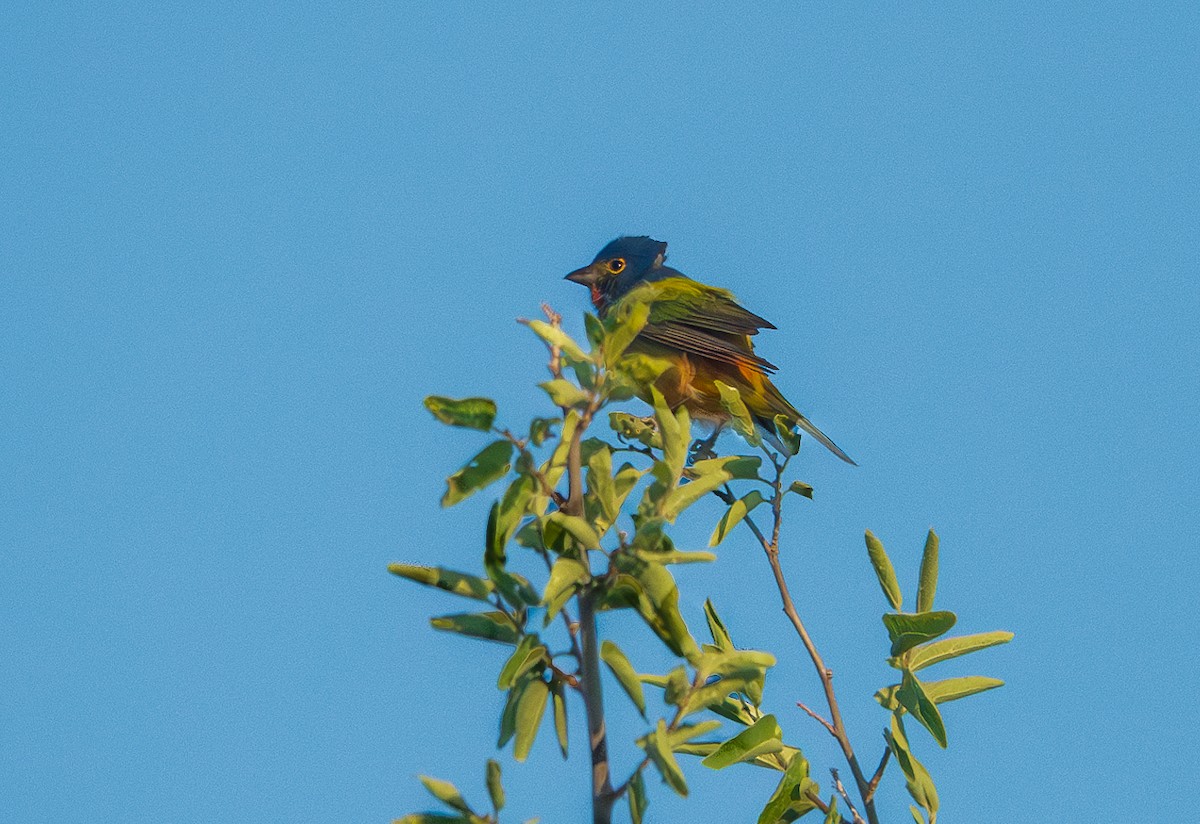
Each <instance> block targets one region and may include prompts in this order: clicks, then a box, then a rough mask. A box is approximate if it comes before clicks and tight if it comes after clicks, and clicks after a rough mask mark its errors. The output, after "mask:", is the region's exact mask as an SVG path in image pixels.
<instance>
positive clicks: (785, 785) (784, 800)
mask: <svg viewBox="0 0 1200 824" xmlns="http://www.w3.org/2000/svg"><path fill="white" fill-rule="evenodd" d="M807 779H808V761H807V760H805V758H804V756H803V755H801V754H800V752H798V751H797V753H796V754H795V756H793V757H792V760H791V763H789V764H788V767H787V770H785V771H784V773H783V778H781V779H779V785H778V786H776V787H775V792H773V793H771V797H770V798H769V799H767V806H765V807H763V811H762V813H760V814H759V816H758V824H778V822H779V820H780V819H781V818H783V815H784V813H786V812H787V810H788V808H789V807H790V806H792V803H793V802H794V801H798V800H799V798H798V796H799V793H800V791H801V789H802V788H803V786H804V782H805V781H806V780H807Z"/></svg>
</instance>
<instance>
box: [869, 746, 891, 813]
mask: <svg viewBox="0 0 1200 824" xmlns="http://www.w3.org/2000/svg"><path fill="white" fill-rule="evenodd" d="M891 754H892V748H891V747H887V748H885V749H884V751H883V757H882V758H880V759H879V766H878V767H877V768H876V769H875V774H874V775H873V776H871V783H869V784H867V797H866V798H865V799H864V801H865V802H869V801H871V799H873V798H874V797H875V790H877V789H878V788H879V779H881V778H883V770H884V768H885V767H887V763H888V757H889V756H891Z"/></svg>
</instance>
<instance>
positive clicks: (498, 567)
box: [483, 488, 540, 609]
mask: <svg viewBox="0 0 1200 824" xmlns="http://www.w3.org/2000/svg"><path fill="white" fill-rule="evenodd" d="M510 491H511V488H510ZM504 497H505V498H506V499H507V498H508V497H509V496H508V495H507V494H506V495H505V496H504ZM500 507H501V503H500V502H499V501H497V502H496V503H493V504H492V508H491V511H489V513H488V522H487V535H486V540H485V544H484V546H485V549H484V553H483V568H484V569H485V570H487V574H488V578H490V579H491V581H492V583H493V584H495V586H496V589H497V590H498V591H499V592H500V594H501V595H502V596H503V597H504V600H505V601H507V602H508V603H509V604H510V605H512V606H513V607H515V608H518V609H520V608H521V607H526V606H534V605H535V604H537V603H539V601H540V599H539V598H538V594H537V591H536V590H535V589H534V588H533V587H532V586H530V584H529V582H528V581H527V580H525V578H523V577H522V576H520V575H516V574H514V573H511V572H509V571H508V570H507V569H505V564H506V563H507V562H508V556H507V555H506V551H505V550H506V544H507V543H508V535H507V534H506V530H505V529H504V528H502V527H501V526H500V521H501V516H500Z"/></svg>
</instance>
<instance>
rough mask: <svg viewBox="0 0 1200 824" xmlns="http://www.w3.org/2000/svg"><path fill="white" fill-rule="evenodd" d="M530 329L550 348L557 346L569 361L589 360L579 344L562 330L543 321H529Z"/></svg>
mask: <svg viewBox="0 0 1200 824" xmlns="http://www.w3.org/2000/svg"><path fill="white" fill-rule="evenodd" d="M529 328H530V329H532V330H533V333H534V334H535V335H537V336H538V337H539V338H541V339H542V340H544V341H545V342H546V343H548V344H549V345H550V346H557V347H558V348H559V350H560V351H561V352H562V354H563V357H565V358H566V359H567V360H570V361H576V362H579V361H586V360H589V358H588V356H587V355H586V354H585V353H584V351H583V350H582V349H581V348H580V347H579V344H578V343H576V342H575V341H574V340H572V338H571V336H570V335H568V334H567V333H566V332H564V331H563V330H562V329H561V328H559V327H557V326H551V325H550V324H548V323H546V322H545V321H542V320H531V321H529Z"/></svg>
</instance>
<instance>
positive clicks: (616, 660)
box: [600, 640, 646, 718]
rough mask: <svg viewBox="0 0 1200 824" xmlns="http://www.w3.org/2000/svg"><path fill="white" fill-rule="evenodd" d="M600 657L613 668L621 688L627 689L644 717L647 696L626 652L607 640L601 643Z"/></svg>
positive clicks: (630, 698) (630, 697) (627, 693)
mask: <svg viewBox="0 0 1200 824" xmlns="http://www.w3.org/2000/svg"><path fill="white" fill-rule="evenodd" d="M600 658H601V659H602V660H603V661H604V663H606V664H608V668H609V669H610V670H612V674H613V675H614V676H616V679H617V683H619V684H620V685H621V689H623V690H625V693H626V695H628V696H629V700H631V701H633V704H634V706H636V707H637V708H638V712H640V713H641V714H642V717H643V718H645V717H646V696H645V694H644V693H643V692H642V682H641V681H639V680H638V676H637V672H636V671H635V670H634V668H633V665H632V664H630V663H629V659H628V658H626V657H625V653H624V652H622V651H621V648H620V647H618V646H617V645H616V644H614V643H613V642H612V641H607V640H606V641H605V642H604V643H602V644H601V645H600Z"/></svg>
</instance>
